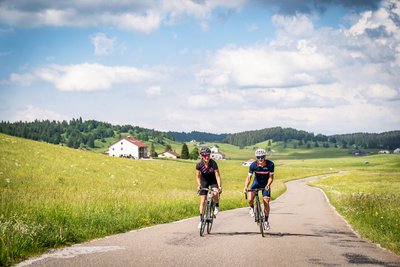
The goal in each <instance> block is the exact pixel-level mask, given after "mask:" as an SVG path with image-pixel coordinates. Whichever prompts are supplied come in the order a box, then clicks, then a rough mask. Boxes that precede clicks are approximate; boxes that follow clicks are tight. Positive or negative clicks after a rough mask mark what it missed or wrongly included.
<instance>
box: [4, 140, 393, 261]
mask: <svg viewBox="0 0 400 267" xmlns="http://www.w3.org/2000/svg"><path fill="white" fill-rule="evenodd" d="M225 145H226V144H225ZM225 145H223V144H221V149H222V150H223V149H226V151H231V152H229V153H232V155H233V154H234V153H236V155H240V156H241V157H243V158H249V157H251V156H252V155H253V154H252V153H253V152H252V148H247V149H243V150H240V149H238V148H236V147H231V146H229V145H226V146H225ZM386 156H389V157H386ZM0 157H1V160H0V193H1V201H0V240H1V243H0V246H1V247H0V248H1V249H0V265H10V264H12V263H16V262H19V261H21V260H23V259H26V258H27V257H29V256H31V255H35V254H37V253H42V252H45V251H47V250H48V249H51V248H55V247H60V246H65V245H69V244H73V243H78V242H82V241H85V240H89V239H93V238H97V237H102V236H105V235H109V234H113V233H120V232H125V231H129V230H132V229H137V228H141V227H145V226H149V225H154V224H159V223H165V222H170V221H174V220H179V219H183V218H188V217H192V216H197V215H198V202H199V200H198V197H197V195H196V182H195V178H194V171H195V161H189V160H129V159H122V158H113V157H108V156H104V155H101V154H97V153H91V152H88V151H79V150H75V149H70V148H67V147H64V146H58V145H50V144H46V143H41V142H35V141H30V140H26V139H20V138H16V137H11V136H8V135H4V134H0ZM366 160H368V161H369V163H368V164H365V161H366ZM396 162H397V163H396ZM398 162H399V157H397V158H396V156H395V155H383V156H376V157H351V158H343V159H342V158H338V159H298V160H281V159H277V160H276V161H275V163H276V179H275V182H274V183H273V186H272V190H273V198H276V197H277V196H278V195H279V194H281V193H283V192H284V190H285V187H284V185H283V183H284V182H285V181H288V180H293V179H298V178H302V177H307V176H311V175H317V174H322V173H334V172H337V171H339V170H352V171H357V172H360V173H365V176H367V173H369V172H371V171H373V172H376V173H380V172H381V171H382V172H386V170H387V169H388V168H390V169H391V170H392V173H393V174H394V175H396V176H395V177H398V176H397V175H398V167H399V166H398ZM241 163H242V161H241V160H223V161H219V162H218V164H219V168H220V171H221V174H222V178H223V190H224V192H223V195H222V200H221V208H222V210H227V209H232V208H237V207H243V206H246V205H247V204H246V201H245V200H244V198H243V195H242V193H241V192H242V189H243V184H244V179H245V176H246V174H247V171H248V169H247V167H243V166H242V165H241ZM396 170H397V171H396ZM382 177H383V176H382ZM385 177H386V176H385ZM383 178H384V177H383ZM393 183H399V179H397V180H395V181H393ZM386 188H387V190H389V191H390V190H391V188H390V187H386ZM393 188H395V187H393ZM397 192H398V191H397ZM398 206H400V205H398ZM194 227H196V226H195V225H194Z"/></svg>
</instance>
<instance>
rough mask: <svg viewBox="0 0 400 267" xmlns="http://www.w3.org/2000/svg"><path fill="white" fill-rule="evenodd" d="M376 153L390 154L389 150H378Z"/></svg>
mask: <svg viewBox="0 0 400 267" xmlns="http://www.w3.org/2000/svg"><path fill="white" fill-rule="evenodd" d="M378 154H390V151H389V150H380V151H379V152H378Z"/></svg>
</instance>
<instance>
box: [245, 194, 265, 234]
mask: <svg viewBox="0 0 400 267" xmlns="http://www.w3.org/2000/svg"><path fill="white" fill-rule="evenodd" d="M262 190H264V188H255V189H247V192H256V196H255V202H256V203H255V205H254V221H255V222H256V223H257V224H258V226H259V227H260V233H261V235H262V236H263V237H264V236H265V235H264V222H265V216H264V209H263V207H261V203H260V198H259V197H258V191H262ZM245 197H246V199H247V193H245Z"/></svg>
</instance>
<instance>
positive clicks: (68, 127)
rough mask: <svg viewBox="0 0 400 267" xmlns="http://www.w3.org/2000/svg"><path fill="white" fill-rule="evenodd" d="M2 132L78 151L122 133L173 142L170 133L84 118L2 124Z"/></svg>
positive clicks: (156, 141) (0, 129) (157, 141)
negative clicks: (62, 145) (63, 145)
mask: <svg viewBox="0 0 400 267" xmlns="http://www.w3.org/2000/svg"><path fill="white" fill-rule="evenodd" d="M0 132H2V133H5V134H9V135H13V136H18V137H22V138H27V139H32V140H37V141H44V142H48V143H52V144H65V145H67V146H69V147H74V148H78V147H81V146H87V147H90V148H94V147H95V140H99V141H103V142H105V138H108V137H118V135H120V134H121V133H129V135H131V136H133V137H135V138H137V139H139V140H142V141H149V140H152V141H153V142H155V143H159V144H164V138H165V137H167V138H170V137H169V136H168V134H167V133H164V132H159V131H155V130H151V129H146V128H141V127H137V126H132V125H122V126H121V125H112V124H110V123H106V122H100V121H96V120H87V121H83V120H82V118H79V119H72V120H70V121H65V120H64V121H62V122H60V121H54V120H53V121H49V120H42V121H39V120H35V121H33V122H22V121H19V122H13V123H10V122H5V121H2V122H1V123H0Z"/></svg>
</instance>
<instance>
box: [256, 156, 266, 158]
mask: <svg viewBox="0 0 400 267" xmlns="http://www.w3.org/2000/svg"><path fill="white" fill-rule="evenodd" d="M257 159H265V156H257Z"/></svg>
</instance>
